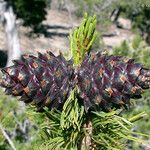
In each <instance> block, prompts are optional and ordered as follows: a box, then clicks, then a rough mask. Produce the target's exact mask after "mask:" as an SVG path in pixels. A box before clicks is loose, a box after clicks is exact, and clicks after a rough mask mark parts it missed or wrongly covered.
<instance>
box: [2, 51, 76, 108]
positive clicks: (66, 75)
mask: <svg viewBox="0 0 150 150" xmlns="http://www.w3.org/2000/svg"><path fill="white" fill-rule="evenodd" d="M72 66H73V65H72V62H71V61H66V60H65V59H64V57H63V56H62V55H59V56H58V57H55V56H54V55H53V54H52V53H51V52H48V53H47V54H45V55H43V54H41V53H38V57H34V56H31V55H24V56H23V59H22V60H14V66H11V67H7V68H4V69H2V72H3V73H4V74H5V75H4V76H3V80H2V82H1V86H2V87H5V88H6V94H10V95H14V96H21V98H20V100H21V101H24V102H25V103H30V102H32V103H33V104H35V105H36V106H37V109H38V111H42V110H43V107H44V106H47V107H48V108H50V109H51V108H60V107H61V106H62V105H63V103H64V101H65V100H66V98H67V97H68V95H69V92H70V91H71V89H72V83H73V82H71V78H72V73H73V68H72Z"/></svg>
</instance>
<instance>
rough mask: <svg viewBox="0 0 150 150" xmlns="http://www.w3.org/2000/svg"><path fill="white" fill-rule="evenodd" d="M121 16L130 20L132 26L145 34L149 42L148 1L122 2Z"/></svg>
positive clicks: (149, 4)
mask: <svg viewBox="0 0 150 150" xmlns="http://www.w3.org/2000/svg"><path fill="white" fill-rule="evenodd" d="M119 5H120V9H121V14H122V15H124V16H125V17H127V18H129V19H131V20H132V26H133V28H135V29H139V30H140V31H141V32H142V34H143V35H144V34H146V35H147V36H148V37H147V41H148V42H150V38H149V34H150V28H149V24H150V15H149V13H150V2H149V0H138V1H137V0H130V1H122V2H121V3H120V4H119Z"/></svg>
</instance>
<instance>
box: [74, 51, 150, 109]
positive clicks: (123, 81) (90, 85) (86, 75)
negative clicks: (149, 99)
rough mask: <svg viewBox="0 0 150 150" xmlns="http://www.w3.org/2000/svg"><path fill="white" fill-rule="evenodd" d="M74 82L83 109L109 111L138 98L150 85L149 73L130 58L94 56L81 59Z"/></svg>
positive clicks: (149, 71)
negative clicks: (77, 88)
mask: <svg viewBox="0 0 150 150" xmlns="http://www.w3.org/2000/svg"><path fill="white" fill-rule="evenodd" d="M77 79H78V87H79V90H80V96H81V97H82V99H83V100H84V105H85V108H86V109H87V110H88V109H89V108H94V109H97V107H98V109H102V110H105V111H109V110H111V108H114V107H116V108H118V107H121V106H125V107H126V105H127V104H129V103H130V101H129V100H130V98H140V97H141V94H142V93H143V89H147V88H149V86H150V70H148V69H145V68H143V66H142V65H141V64H138V63H135V62H134V60H133V59H127V58H124V57H121V56H107V55H102V54H101V53H97V54H91V56H86V57H85V59H84V61H83V63H82V65H81V67H80V69H79V71H78V75H77Z"/></svg>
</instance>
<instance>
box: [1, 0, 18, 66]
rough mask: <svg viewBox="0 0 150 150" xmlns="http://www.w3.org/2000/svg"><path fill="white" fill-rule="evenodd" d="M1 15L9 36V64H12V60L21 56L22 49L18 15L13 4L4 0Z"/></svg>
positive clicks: (2, 0)
mask: <svg viewBox="0 0 150 150" xmlns="http://www.w3.org/2000/svg"><path fill="white" fill-rule="evenodd" d="M0 17H1V21H2V23H3V26H4V29H5V33H6V37H7V46H8V60H7V66H10V65H12V60H14V59H19V58H20V56H21V51H20V43H19V37H18V30H17V24H16V15H15V14H14V12H13V8H12V6H11V5H9V4H8V3H7V2H6V1H4V0H0Z"/></svg>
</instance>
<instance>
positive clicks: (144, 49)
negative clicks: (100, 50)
mask: <svg viewBox="0 0 150 150" xmlns="http://www.w3.org/2000/svg"><path fill="white" fill-rule="evenodd" d="M111 54H114V55H120V56H127V57H130V58H133V59H135V60H136V61H137V62H140V63H142V64H144V65H145V66H146V67H148V68H149V67H150V46H149V45H148V44H147V43H146V42H145V41H144V40H142V38H141V36H139V35H137V36H135V38H134V39H133V41H132V42H131V43H130V42H127V41H123V42H122V43H121V44H120V46H117V47H114V48H113V51H112V52H111Z"/></svg>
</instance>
